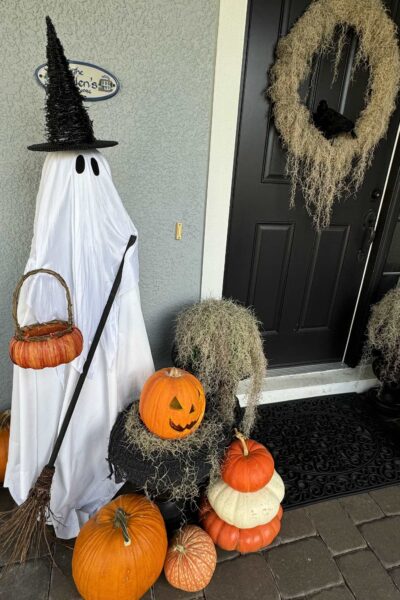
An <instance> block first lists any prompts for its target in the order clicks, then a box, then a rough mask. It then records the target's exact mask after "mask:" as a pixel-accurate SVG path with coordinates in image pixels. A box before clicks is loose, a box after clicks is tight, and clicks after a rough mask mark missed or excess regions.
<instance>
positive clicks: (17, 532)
mask: <svg viewBox="0 0 400 600" xmlns="http://www.w3.org/2000/svg"><path fill="white" fill-rule="evenodd" d="M54 472H55V469H54V467H49V466H46V467H44V469H43V471H42V472H41V473H40V475H39V477H38V478H37V480H36V483H35V484H34V485H33V486H32V488H31V489H30V491H29V494H28V497H27V499H26V500H25V502H23V503H22V504H21V505H20V506H17V507H16V508H14V509H13V510H11V511H7V512H3V513H0V553H1V554H2V555H3V556H5V558H6V561H7V562H6V569H5V570H7V568H9V567H10V566H11V565H12V564H13V563H23V562H25V561H26V559H27V558H28V555H29V557H37V556H38V555H39V550H40V548H42V547H43V543H45V544H46V546H47V549H48V551H49V554H50V555H52V549H51V546H50V543H49V539H48V528H47V524H46V523H47V519H48V517H49V515H50V514H51V511H50V495H51V483H52V480H53V476H54Z"/></svg>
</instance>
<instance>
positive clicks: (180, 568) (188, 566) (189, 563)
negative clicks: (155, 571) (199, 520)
mask: <svg viewBox="0 0 400 600" xmlns="http://www.w3.org/2000/svg"><path fill="white" fill-rule="evenodd" d="M216 564H217V553H216V550H215V546H214V543H213V541H212V539H211V538H210V536H209V535H208V534H207V533H206V532H205V531H204V530H203V529H201V528H200V527H198V526H197V525H186V526H185V527H183V528H182V529H181V530H180V531H178V532H177V533H176V534H175V536H174V537H173V539H172V542H171V544H170V546H169V548H168V552H167V558H166V560H165V565H164V573H165V577H166V579H167V581H168V582H169V583H170V584H171V585H172V586H173V587H175V588H178V589H179V590H183V591H185V592H198V591H200V590H202V589H203V588H204V587H206V585H208V584H209V583H210V581H211V578H212V576H213V574H214V571H215V567H216Z"/></svg>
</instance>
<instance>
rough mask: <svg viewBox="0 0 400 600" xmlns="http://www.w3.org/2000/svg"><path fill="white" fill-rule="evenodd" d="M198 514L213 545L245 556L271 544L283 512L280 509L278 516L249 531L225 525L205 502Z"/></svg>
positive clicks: (277, 531)
mask: <svg viewBox="0 0 400 600" xmlns="http://www.w3.org/2000/svg"><path fill="white" fill-rule="evenodd" d="M200 514H201V522H202V525H203V527H204V529H205V530H206V531H207V533H208V535H209V536H210V537H211V539H212V541H213V542H214V544H217V546H219V547H220V548H222V549H223V550H229V551H231V550H236V551H237V552H241V553H242V554H246V553H247V552H258V550H261V548H265V547H266V546H268V545H269V544H271V542H272V541H273V540H274V539H275V538H276V536H277V535H278V533H279V531H280V529H281V519H282V515H283V510H282V507H280V508H279V512H278V514H277V515H276V516H275V517H274V518H273V519H272V520H271V521H269V523H265V525H258V526H257V527H252V528H250V529H239V528H238V527H234V526H233V525H229V524H228V523H225V521H223V520H222V519H220V518H219V516H218V515H217V513H216V512H215V510H213V509H212V508H211V506H210V505H209V503H208V502H207V501H206V502H204V504H203V506H202V509H201V513H200Z"/></svg>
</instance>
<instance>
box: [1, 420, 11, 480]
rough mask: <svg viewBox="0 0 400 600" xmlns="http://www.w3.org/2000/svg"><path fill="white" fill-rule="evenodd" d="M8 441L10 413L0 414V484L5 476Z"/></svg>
mask: <svg viewBox="0 0 400 600" xmlns="http://www.w3.org/2000/svg"><path fill="white" fill-rule="evenodd" d="M9 441H10V411H9V410H6V411H4V412H3V413H0V483H3V481H4V477H5V474H6V467H7V459H8V444H9Z"/></svg>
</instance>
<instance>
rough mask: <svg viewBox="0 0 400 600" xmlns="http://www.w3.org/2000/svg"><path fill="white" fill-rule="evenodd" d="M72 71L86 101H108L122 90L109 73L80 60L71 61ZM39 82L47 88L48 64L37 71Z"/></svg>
mask: <svg viewBox="0 0 400 600" xmlns="http://www.w3.org/2000/svg"><path fill="white" fill-rule="evenodd" d="M68 62H69V66H70V69H71V71H72V73H73V75H74V78H75V83H76V85H77V86H78V88H79V90H80V92H81V94H82V96H83V97H84V99H85V100H90V101H93V102H94V101H97V100H108V99H109V98H112V97H113V96H115V94H117V93H118V91H119V89H120V85H119V81H118V79H117V78H116V77H115V75H113V74H112V73H110V72H109V71H107V70H106V69H103V68H102V67H98V66H97V65H93V64H91V63H87V62H82V61H80V60H69V61H68ZM35 77H36V79H37V81H38V82H39V83H40V84H41V85H42V86H43V87H46V84H47V64H46V63H45V64H43V65H40V66H39V67H38V68H37V69H36V70H35Z"/></svg>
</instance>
